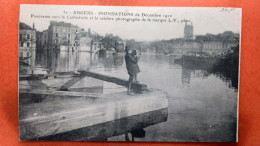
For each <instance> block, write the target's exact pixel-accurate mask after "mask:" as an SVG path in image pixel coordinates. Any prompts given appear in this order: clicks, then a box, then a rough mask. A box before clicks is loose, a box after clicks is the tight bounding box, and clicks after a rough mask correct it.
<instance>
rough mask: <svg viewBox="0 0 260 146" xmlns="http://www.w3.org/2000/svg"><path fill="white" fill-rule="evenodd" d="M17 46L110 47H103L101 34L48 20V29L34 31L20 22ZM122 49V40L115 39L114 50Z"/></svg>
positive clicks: (26, 47) (93, 48)
mask: <svg viewBox="0 0 260 146" xmlns="http://www.w3.org/2000/svg"><path fill="white" fill-rule="evenodd" d="M19 25H20V27H19V28H20V29H19V34H20V37H19V48H20V49H22V50H24V49H36V48H37V49H40V50H42V49H55V50H60V51H62V50H65V51H70V50H71V51H77V50H79V51H89V52H96V51H99V50H104V49H110V48H104V45H103V42H102V40H103V38H104V37H103V36H101V35H99V34H97V33H95V32H93V33H92V32H91V30H90V29H88V31H85V30H84V29H83V28H80V27H78V26H76V25H73V24H71V23H66V22H56V21H50V25H49V27H48V29H46V30H43V31H42V32H40V31H36V29H35V26H34V24H33V28H31V27H30V26H28V25H27V24H25V23H22V22H20V24H19ZM122 49H124V42H122V41H116V42H115V48H114V50H122Z"/></svg>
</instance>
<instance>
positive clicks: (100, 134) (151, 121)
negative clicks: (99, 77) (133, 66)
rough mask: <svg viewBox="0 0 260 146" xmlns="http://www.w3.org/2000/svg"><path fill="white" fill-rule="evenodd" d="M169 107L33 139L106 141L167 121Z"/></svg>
mask: <svg viewBox="0 0 260 146" xmlns="http://www.w3.org/2000/svg"><path fill="white" fill-rule="evenodd" d="M167 118H168V109H167V108H164V109H160V110H155V111H150V112H147V113H142V114H138V115H134V116H129V117H125V118H122V119H117V120H114V121H109V122H105V123H101V124H97V125H93V126H88V127H84V128H80V129H75V130H72V131H68V132H64V133H59V134H55V135H50V136H45V137H38V138H37V139H32V140H44V141H45V140H52V141H106V140H107V139H108V138H110V137H113V136H118V135H122V134H126V133H130V132H132V131H137V130H141V129H144V128H146V127H148V126H151V125H155V124H159V123H162V122H165V121H167Z"/></svg>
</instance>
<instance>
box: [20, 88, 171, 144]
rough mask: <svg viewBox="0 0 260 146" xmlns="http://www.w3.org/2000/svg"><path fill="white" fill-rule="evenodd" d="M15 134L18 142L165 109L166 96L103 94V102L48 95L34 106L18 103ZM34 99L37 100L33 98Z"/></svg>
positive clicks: (155, 92) (96, 99)
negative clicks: (16, 133)
mask: <svg viewBox="0 0 260 146" xmlns="http://www.w3.org/2000/svg"><path fill="white" fill-rule="evenodd" d="M26 96H29V95H28V94H22V93H21V94H20V95H19V125H20V127H19V131H20V139H21V140H29V139H35V138H39V137H45V136H51V135H55V134H59V133H64V132H69V131H72V130H75V129H80V128H84V127H88V126H93V125H97V124H102V123H105V122H109V121H113V120H117V119H121V118H126V117H129V116H133V115H138V114H142V113H146V112H150V111H154V110H159V109H163V108H168V99H167V94H166V93H165V92H162V91H160V90H153V91H145V92H143V94H135V95H127V94H126V92H122V93H113V94H107V95H106V98H88V97H80V96H78V97H70V96H65V95H64V96H57V95H48V97H46V96H42V97H39V98H42V100H38V101H37V102H34V103H28V102H27V103H26V102H22V101H21V102H20V100H23V99H26V98H25V97H26ZM34 96H38V95H37V94H35V95H34Z"/></svg>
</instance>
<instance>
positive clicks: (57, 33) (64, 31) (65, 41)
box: [43, 21, 84, 49]
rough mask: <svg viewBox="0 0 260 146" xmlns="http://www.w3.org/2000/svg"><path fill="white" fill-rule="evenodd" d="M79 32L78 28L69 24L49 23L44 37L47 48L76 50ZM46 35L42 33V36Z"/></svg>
mask: <svg viewBox="0 0 260 146" xmlns="http://www.w3.org/2000/svg"><path fill="white" fill-rule="evenodd" d="M81 31H84V30H82V29H80V28H79V27H78V26H75V25H72V24H71V23H65V22H56V21H51V22H50V26H49V28H48V35H47V36H44V39H43V40H44V43H45V40H46V39H47V40H48V47H50V48H57V49H60V48H61V47H65V48H68V49H70V48H74V47H75V48H77V46H79V36H78V35H79V34H80V32H81ZM44 34H46V33H43V35H44Z"/></svg>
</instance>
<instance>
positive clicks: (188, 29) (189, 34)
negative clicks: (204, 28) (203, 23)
mask: <svg viewBox="0 0 260 146" xmlns="http://www.w3.org/2000/svg"><path fill="white" fill-rule="evenodd" d="M192 38H193V25H192V22H190V24H188V23H187V22H186V23H185V26H184V39H192Z"/></svg>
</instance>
